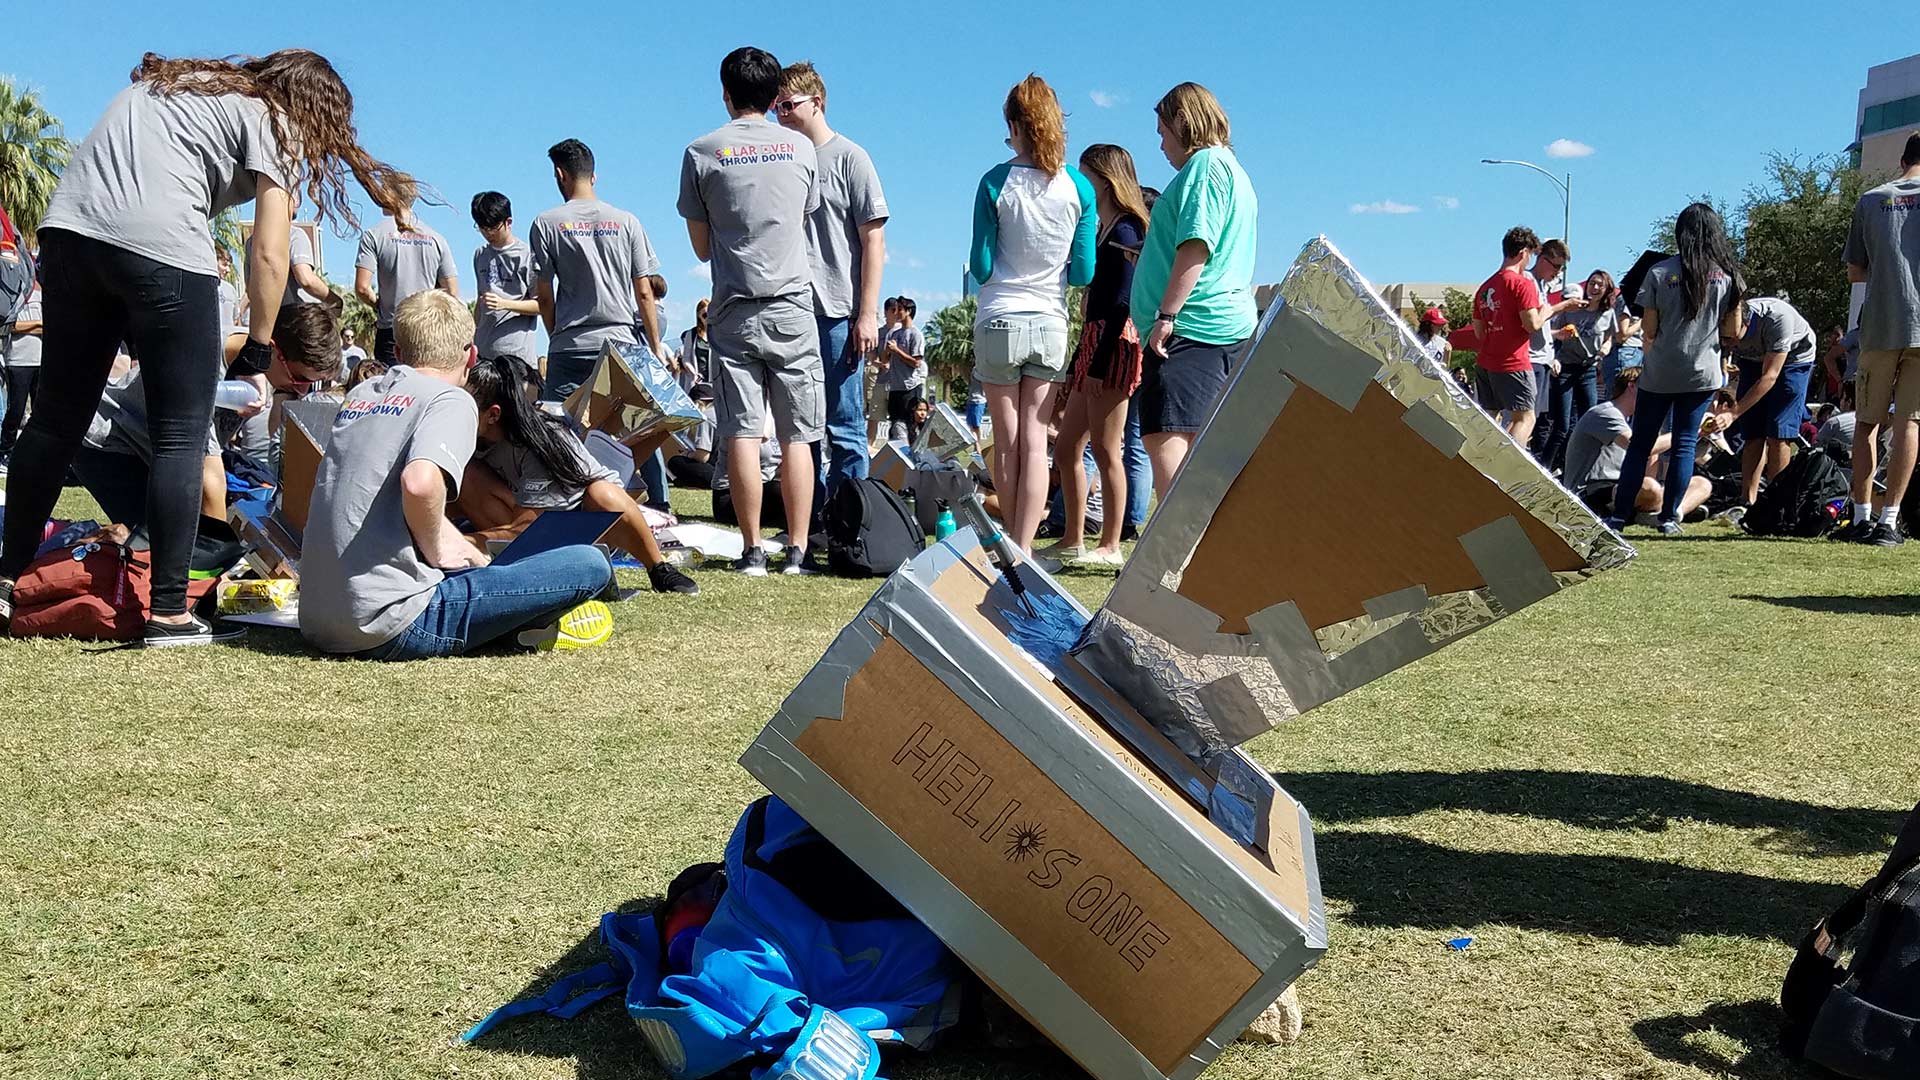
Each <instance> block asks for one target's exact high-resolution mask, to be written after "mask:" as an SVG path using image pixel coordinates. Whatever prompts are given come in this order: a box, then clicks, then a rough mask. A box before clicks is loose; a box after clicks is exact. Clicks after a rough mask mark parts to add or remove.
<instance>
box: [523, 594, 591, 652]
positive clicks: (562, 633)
mask: <svg viewBox="0 0 1920 1080" xmlns="http://www.w3.org/2000/svg"><path fill="white" fill-rule="evenodd" d="M612 636H613V612H612V611H611V610H610V609H608V607H607V605H605V604H603V603H601V602H600V601H598V600H589V601H587V602H586V603H584V604H581V605H579V606H577V607H575V608H573V609H571V610H569V611H568V612H567V613H566V614H565V615H562V616H560V620H559V621H558V622H556V623H554V624H553V625H552V626H544V627H541V628H540V629H538V630H522V631H521V632H520V638H519V640H520V644H522V645H525V646H527V647H529V648H533V649H538V650H540V651H541V652H548V651H552V650H563V649H590V648H592V647H593V646H595V645H600V644H603V643H605V641H606V640H607V639H608V638H610V637H612Z"/></svg>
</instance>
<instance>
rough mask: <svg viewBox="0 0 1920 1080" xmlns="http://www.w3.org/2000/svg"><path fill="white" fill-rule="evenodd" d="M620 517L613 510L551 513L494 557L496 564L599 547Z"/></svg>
mask: <svg viewBox="0 0 1920 1080" xmlns="http://www.w3.org/2000/svg"><path fill="white" fill-rule="evenodd" d="M619 520H620V515H619V514H618V513H616V512H614V511H612V510H549V511H547V512H546V513H544V514H541V515H540V516H539V517H537V518H534V519H533V524H531V525H528V526H527V527H526V530H525V531H524V532H522V533H521V534H520V535H519V536H516V537H514V538H513V542H512V543H510V544H508V545H507V546H506V547H505V548H503V549H501V550H500V551H499V552H498V553H497V554H495V555H494V556H493V565H495V566H511V565H513V564H514V563H517V562H519V561H520V560H522V559H525V558H530V557H532V556H534V555H538V554H540V553H542V552H546V551H552V550H554V549H555V548H563V547H571V546H573V545H574V544H597V543H599V542H600V538H601V537H603V536H605V535H607V530H608V529H611V528H613V523H614V522H616V521H619Z"/></svg>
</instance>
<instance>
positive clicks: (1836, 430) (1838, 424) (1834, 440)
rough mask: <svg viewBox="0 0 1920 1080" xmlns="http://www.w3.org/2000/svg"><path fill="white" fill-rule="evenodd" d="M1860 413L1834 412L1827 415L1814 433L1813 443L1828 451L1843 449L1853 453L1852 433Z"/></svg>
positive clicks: (1857, 424)
mask: <svg viewBox="0 0 1920 1080" xmlns="http://www.w3.org/2000/svg"><path fill="white" fill-rule="evenodd" d="M1859 421H1860V414H1858V413H1854V412H1843V413H1835V414H1834V415H1832V416H1829V417H1827V422H1826V423H1824V424H1821V425H1820V430H1819V432H1817V433H1816V434H1815V435H1814V440H1813V441H1814V445H1816V446H1818V447H1820V448H1821V449H1822V450H1825V451H1827V452H1829V453H1832V452H1833V451H1835V450H1844V451H1846V452H1847V453H1849V454H1851V453H1853V433H1854V431H1855V430H1856V429H1857V428H1858V427H1859Z"/></svg>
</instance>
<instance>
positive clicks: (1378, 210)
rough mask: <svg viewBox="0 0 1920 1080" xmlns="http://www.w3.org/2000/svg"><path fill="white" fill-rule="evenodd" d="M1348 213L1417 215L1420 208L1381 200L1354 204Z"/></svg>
mask: <svg viewBox="0 0 1920 1080" xmlns="http://www.w3.org/2000/svg"><path fill="white" fill-rule="evenodd" d="M1347 212H1348V213H1350V214H1417V213H1419V212H1420V208H1419V207H1417V206H1410V205H1408V204H1407V203H1403V202H1394V201H1393V200H1392V199H1381V200H1380V201H1379V202H1370V203H1354V204H1353V205H1352V206H1349V207H1347Z"/></svg>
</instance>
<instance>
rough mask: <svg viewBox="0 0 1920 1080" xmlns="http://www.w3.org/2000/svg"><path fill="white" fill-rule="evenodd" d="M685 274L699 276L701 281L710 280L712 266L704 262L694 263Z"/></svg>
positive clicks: (711, 277)
mask: <svg viewBox="0 0 1920 1080" xmlns="http://www.w3.org/2000/svg"><path fill="white" fill-rule="evenodd" d="M687 276H688V277H695V278H699V279H700V280H701V281H712V280H713V267H711V266H709V265H707V264H706V263H694V264H693V268H692V269H691V270H688V271H687Z"/></svg>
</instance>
